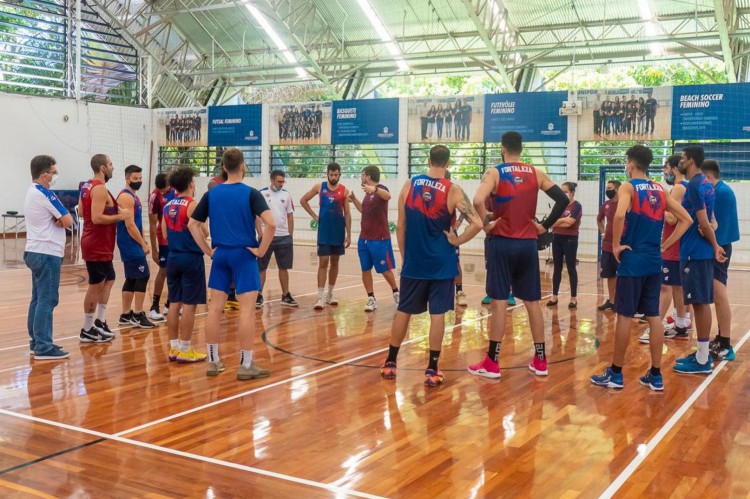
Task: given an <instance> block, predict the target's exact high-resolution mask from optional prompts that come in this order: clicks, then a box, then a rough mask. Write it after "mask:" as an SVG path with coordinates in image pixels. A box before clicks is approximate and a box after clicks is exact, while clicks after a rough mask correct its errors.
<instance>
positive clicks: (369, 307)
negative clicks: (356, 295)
mask: <svg viewBox="0 0 750 499" xmlns="http://www.w3.org/2000/svg"><path fill="white" fill-rule="evenodd" d="M377 308H378V302H377V300H375V297H374V296H368V297H367V304H366V305H365V312H372V311H373V310H376V309H377Z"/></svg>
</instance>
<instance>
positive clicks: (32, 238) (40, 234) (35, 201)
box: [23, 156, 73, 360]
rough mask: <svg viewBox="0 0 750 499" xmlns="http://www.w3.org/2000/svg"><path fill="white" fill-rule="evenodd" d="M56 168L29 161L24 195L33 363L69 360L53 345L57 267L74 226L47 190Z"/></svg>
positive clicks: (43, 160)
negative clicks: (28, 184) (66, 238)
mask: <svg viewBox="0 0 750 499" xmlns="http://www.w3.org/2000/svg"><path fill="white" fill-rule="evenodd" d="M57 175H58V172H57V165H56V163H55V159H54V158H53V157H51V156H36V157H35V158H34V159H32V160H31V178H32V180H33V183H32V184H31V185H30V186H29V189H28V191H26V201H25V203H24V213H25V216H26V251H24V253H23V260H24V262H26V266H27V267H29V268H30V269H31V283H32V288H31V303H30V304H29V316H28V329H29V336H30V337H31V341H30V342H29V346H30V348H31V351H32V354H33V355H34V358H35V359H36V360H57V359H65V358H67V357H70V354H69V353H68V352H65V351H64V350H63V349H62V348H60V347H59V346H57V345H55V344H53V343H52V311H53V310H54V309H55V307H56V306H57V302H58V298H59V295H60V293H59V292H60V267H61V266H62V260H63V255H64V254H65V229H66V228H68V227H70V226H71V225H73V217H71V216H70V213H68V210H66V209H65V208H64V207H63V205H62V203H61V202H60V200H59V199H58V198H57V196H56V195H55V193H54V192H52V191H51V190H50V188H51V187H52V186H53V185H54V184H55V181H56V180H57Z"/></svg>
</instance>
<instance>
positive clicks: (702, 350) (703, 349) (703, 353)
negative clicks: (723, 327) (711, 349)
mask: <svg viewBox="0 0 750 499" xmlns="http://www.w3.org/2000/svg"><path fill="white" fill-rule="evenodd" d="M695 360H697V361H698V363H699V364H705V363H706V362H708V340H706V341H700V340H698V351H697V352H695Z"/></svg>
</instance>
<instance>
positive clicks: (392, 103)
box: [331, 99, 398, 144]
mask: <svg viewBox="0 0 750 499" xmlns="http://www.w3.org/2000/svg"><path fill="white" fill-rule="evenodd" d="M331 141H332V143H333V144H397V143H398V99H364V100H346V101H333V132H332V135H331Z"/></svg>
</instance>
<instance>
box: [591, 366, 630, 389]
mask: <svg viewBox="0 0 750 499" xmlns="http://www.w3.org/2000/svg"><path fill="white" fill-rule="evenodd" d="M589 379H590V380H591V382H592V383H593V384H595V385H596V386H603V387H605V388H616V389H617V390H621V389H622V387H623V386H624V384H623V382H622V373H615V372H613V371H612V368H611V367H608V368H607V370H606V371H604V374H600V375H598V376H597V375H594V376H591V377H590V378H589Z"/></svg>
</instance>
